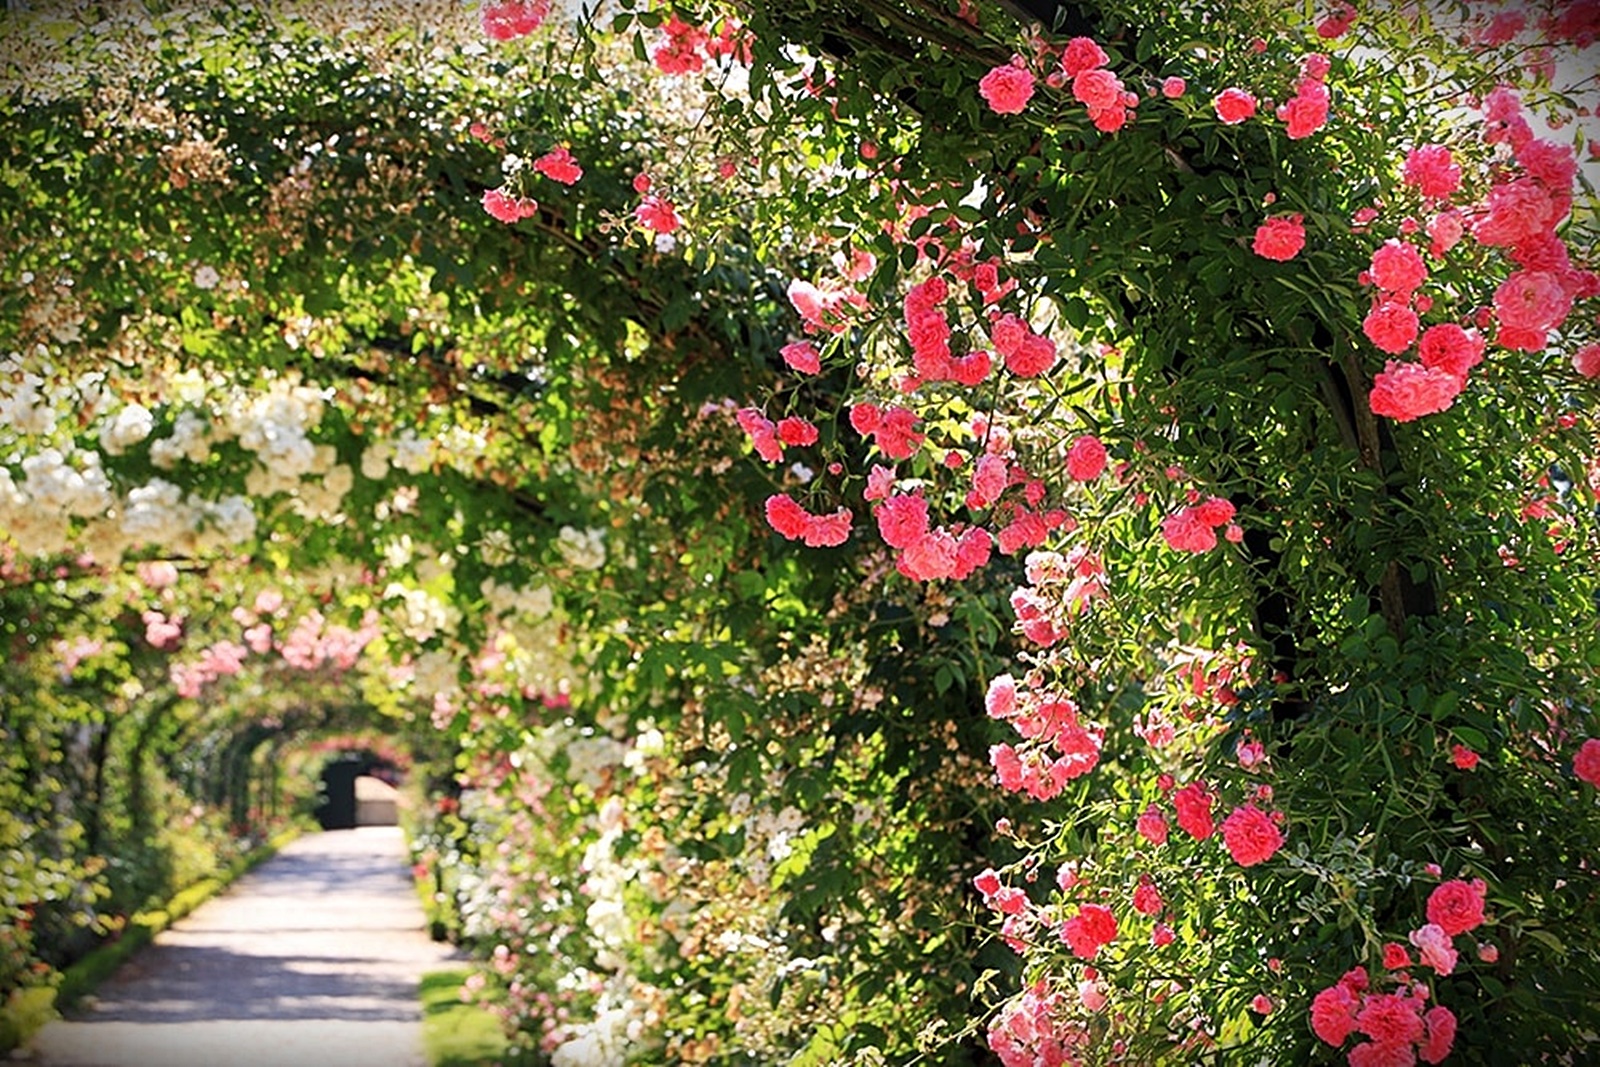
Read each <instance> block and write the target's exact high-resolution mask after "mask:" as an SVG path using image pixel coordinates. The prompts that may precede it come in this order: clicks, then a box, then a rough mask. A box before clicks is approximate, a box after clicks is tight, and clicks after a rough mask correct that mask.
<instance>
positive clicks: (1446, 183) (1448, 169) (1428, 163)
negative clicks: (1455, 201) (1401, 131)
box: [1403, 144, 1461, 200]
mask: <svg viewBox="0 0 1600 1067" xmlns="http://www.w3.org/2000/svg"><path fill="white" fill-rule="evenodd" d="M1403 175H1404V179H1405V183H1406V184H1407V185H1409V186H1412V187H1413V188H1415V189H1416V190H1417V192H1419V193H1421V194H1422V195H1423V196H1425V197H1427V198H1428V199H1429V200H1444V199H1446V198H1448V197H1450V196H1451V195H1453V194H1454V193H1455V191H1456V190H1457V189H1459V188H1461V167H1460V166H1459V165H1457V163H1456V161H1455V157H1454V156H1452V155H1451V154H1450V149H1448V148H1446V147H1445V146H1444V145H1442V144H1425V145H1422V146H1420V147H1418V148H1413V149H1412V150H1411V152H1410V153H1409V154H1408V155H1407V156H1406V166H1405V171H1404V172H1403Z"/></svg>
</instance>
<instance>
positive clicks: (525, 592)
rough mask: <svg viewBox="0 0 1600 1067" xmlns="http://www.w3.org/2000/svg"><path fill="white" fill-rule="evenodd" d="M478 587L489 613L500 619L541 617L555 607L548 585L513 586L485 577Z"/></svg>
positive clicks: (553, 597)
mask: <svg viewBox="0 0 1600 1067" xmlns="http://www.w3.org/2000/svg"><path fill="white" fill-rule="evenodd" d="M478 588H479V590H480V591H481V592H482V593H483V602H484V604H485V606H487V607H488V609H489V611H490V613H491V614H493V615H495V616H496V617H498V618H501V619H511V618H515V617H518V616H521V617H523V618H527V619H542V618H544V617H545V616H547V615H549V614H550V613H551V612H552V611H554V610H555V607H556V600H555V595H554V594H553V593H551V592H550V587H549V586H548V585H535V586H514V585H505V584H503V583H501V582H498V581H496V580H495V579H493V578H485V579H484V580H483V583H482V584H481V585H480V586H479V587H478Z"/></svg>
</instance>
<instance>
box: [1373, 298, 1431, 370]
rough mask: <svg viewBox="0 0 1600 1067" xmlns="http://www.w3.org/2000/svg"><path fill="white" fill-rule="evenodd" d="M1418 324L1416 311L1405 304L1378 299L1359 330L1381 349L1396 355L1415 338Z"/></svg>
mask: <svg viewBox="0 0 1600 1067" xmlns="http://www.w3.org/2000/svg"><path fill="white" fill-rule="evenodd" d="M1420 325H1421V323H1419V322H1418V320H1417V313H1416V312H1415V311H1412V310H1411V308H1410V307H1408V306H1407V305H1406V304H1404V303H1402V302H1400V301H1398V300H1380V301H1378V302H1377V303H1374V304H1373V305H1372V310H1371V311H1370V312H1368V313H1367V317H1366V318H1365V319H1364V320H1362V323H1361V332H1362V333H1365V334H1366V335H1367V340H1369V341H1371V342H1372V343H1373V344H1375V345H1377V346H1378V347H1379V348H1380V349H1382V350H1383V351H1385V352H1387V353H1389V354H1390V355H1391V356H1398V355H1399V354H1400V353H1402V352H1404V351H1405V350H1406V349H1408V348H1410V347H1411V342H1413V341H1415V340H1416V339H1417V329H1418V328H1419V326H1420Z"/></svg>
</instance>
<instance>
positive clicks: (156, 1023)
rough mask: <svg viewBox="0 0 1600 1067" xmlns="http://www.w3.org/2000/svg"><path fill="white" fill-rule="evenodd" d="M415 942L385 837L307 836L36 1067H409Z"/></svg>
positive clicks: (124, 985)
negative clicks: (379, 1066)
mask: <svg viewBox="0 0 1600 1067" xmlns="http://www.w3.org/2000/svg"><path fill="white" fill-rule="evenodd" d="M449 958H451V954H450V950H449V949H448V948H447V947H445V946H441V945H438V944H435V943H434V942H432V941H430V940H429V939H428V936H427V933H426V932H425V930H424V929H423V915H422V908H421V906H420V904H419V903H418V901H417V897H416V893H415V891H414V890H413V888H412V883H411V877H410V873H409V871H408V870H407V868H406V859H405V847H404V842H403V840H402V838H401V836H400V831H399V830H398V829H397V828H395V827H363V828H361V829H356V830H339V831H333V832H329V833H319V834H309V835H306V836H304V837H301V838H299V839H297V840H295V841H293V842H291V843H290V844H289V845H288V846H287V847H285V848H284V849H283V850H282V851H281V852H280V853H279V854H278V855H277V856H275V857H273V858H272V859H271V860H269V861H267V862H266V863H264V864H262V865H261V866H260V867H258V868H257V869H256V870H255V871H253V872H251V873H250V874H248V875H246V876H245V877H243V878H241V879H240V880H239V881H238V882H237V883H235V884H234V886H233V887H232V888H231V889H230V890H229V891H228V892H227V893H226V894H225V895H223V896H221V897H218V898H216V899H215V900H211V901H209V902H207V903H206V904H204V905H202V906H201V907H200V908H198V909H196V910H195V912H194V914H192V915H190V916H189V917H188V918H186V919H184V920H183V921H181V922H178V923H175V924H174V925H173V926H172V928H171V929H169V930H167V931H166V932H165V933H163V934H161V935H160V936H159V937H157V938H156V940H155V942H154V943H153V944H152V945H151V946H150V947H149V948H147V949H145V950H144V951H143V952H141V953H139V954H138V955H136V956H135V957H134V958H133V959H131V960H129V961H128V963H127V964H125V965H124V966H123V967H122V969H121V970H119V971H118V972H117V973H116V974H115V975H113V976H112V977H111V979H109V980H108V981H107V982H106V983H105V984H103V985H102V986H101V987H100V989H99V990H98V993H97V998H96V1000H97V1002H96V1004H95V1006H94V1007H93V1009H92V1010H89V1011H86V1012H83V1013H80V1014H78V1015H77V1016H76V1017H75V1018H72V1019H70V1020H65V1021H61V1022H57V1023H52V1024H51V1025H49V1026H47V1027H45V1029H44V1030H43V1031H42V1032H41V1033H40V1035H39V1037H38V1039H37V1040H36V1041H35V1042H34V1046H33V1047H34V1052H35V1062H36V1063H39V1064H45V1065H48V1067H335V1065H341V1067H378V1065H383V1067H413V1065H415V1067H421V1065H422V1064H423V1063H424V1060H423V1056H422V1043H421V1034H422V1025H421V1018H422V1016H421V1009H420V1007H419V1002H418V991H417V986H418V982H419V980H420V979H421V977H422V975H423V974H424V973H426V972H427V971H429V970H433V969H436V968H437V967H438V966H439V964H441V963H442V962H443V961H445V960H446V959H449Z"/></svg>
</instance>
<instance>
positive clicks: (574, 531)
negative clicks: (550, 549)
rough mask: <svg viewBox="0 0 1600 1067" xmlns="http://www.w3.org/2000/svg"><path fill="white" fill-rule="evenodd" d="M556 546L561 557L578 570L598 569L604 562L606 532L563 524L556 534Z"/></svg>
mask: <svg viewBox="0 0 1600 1067" xmlns="http://www.w3.org/2000/svg"><path fill="white" fill-rule="evenodd" d="M556 548H557V549H558V550H559V551H560V552H561V556H562V558H563V559H565V560H566V561H567V562H568V563H570V564H572V565H573V566H574V567H577V568H578V569H579V570H584V571H595V570H599V569H600V568H601V567H603V566H605V563H606V532H605V531H604V530H597V529H592V528H591V529H587V530H580V529H578V528H577V527H575V526H563V527H561V530H560V532H559V533H558V534H557V535H556Z"/></svg>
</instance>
